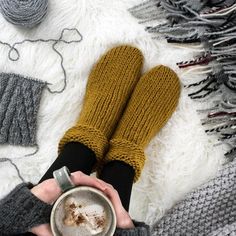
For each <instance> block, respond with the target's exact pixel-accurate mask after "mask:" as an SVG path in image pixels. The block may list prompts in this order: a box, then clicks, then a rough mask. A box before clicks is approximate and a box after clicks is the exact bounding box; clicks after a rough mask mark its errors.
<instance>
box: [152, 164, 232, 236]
mask: <svg viewBox="0 0 236 236" xmlns="http://www.w3.org/2000/svg"><path fill="white" fill-rule="evenodd" d="M151 235H153V236H157V235H161V236H167V235H168V236H172V235H173V236H209V235H210V236H213V235H214V236H216V235H217V236H220V235H222V236H223V235H224V236H226V235H231V236H232V235H236V160H234V161H233V162H230V163H228V164H227V165H225V166H224V168H223V169H222V170H220V171H219V173H218V175H217V176H216V177H215V178H214V179H213V180H211V181H209V182H208V183H206V184H204V185H203V186H201V187H199V188H197V189H196V190H195V191H193V192H192V193H190V194H188V195H187V197H186V198H185V200H183V201H180V202H179V203H177V205H176V206H175V207H173V208H172V209H171V210H170V211H169V212H167V214H166V215H165V216H164V217H163V218H162V219H161V220H159V221H158V222H157V223H155V224H154V225H153V226H152V234H151Z"/></svg>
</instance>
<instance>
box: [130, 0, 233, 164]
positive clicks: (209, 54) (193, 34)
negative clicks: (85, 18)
mask: <svg viewBox="0 0 236 236" xmlns="http://www.w3.org/2000/svg"><path fill="white" fill-rule="evenodd" d="M129 11H130V13H131V14H132V15H133V16H135V17H137V18H138V19H140V20H141V23H145V24H148V26H146V31H148V32H149V33H151V34H153V35H154V37H155V38H159V37H165V38H166V39H167V41H168V42H169V43H178V44H185V45H186V46H187V44H189V43H191V44H197V45H199V44H201V45H203V46H204V49H205V52H204V53H202V54H200V55H198V56H197V57H196V58H194V59H192V60H187V61H182V62H179V63H177V65H178V66H179V68H190V67H193V66H195V67H196V66H207V67H208V68H209V69H210V71H211V72H207V73H206V74H205V78H203V79H202V80H201V81H198V82H196V83H192V84H189V85H186V86H185V87H186V88H192V89H194V88H195V91H194V92H192V93H190V94H189V96H190V97H191V98H192V99H195V100H203V99H206V98H209V99H210V101H212V103H213V106H212V107H209V108H208V109H205V110H201V111H199V112H200V113H202V114H206V115H205V118H203V120H202V124H203V125H206V126H207V128H206V133H207V134H217V135H218V137H219V142H220V143H225V144H227V145H229V151H228V152H227V153H225V156H226V157H227V158H228V159H229V160H232V159H233V158H234V157H235V155H236V98H235V95H236V40H235V36H236V1H235V0H203V1H202V0H149V1H146V2H144V3H142V4H140V5H138V6H135V7H133V8H131V9H129ZM163 18H165V20H166V21H165V22H164V23H163V22H162V23H159V24H157V23H156V21H155V20H157V19H159V20H160V19H162V20H163ZM153 24H154V25H153ZM202 68H203V67H202ZM219 96H220V98H219ZM208 101H209V100H208Z"/></svg>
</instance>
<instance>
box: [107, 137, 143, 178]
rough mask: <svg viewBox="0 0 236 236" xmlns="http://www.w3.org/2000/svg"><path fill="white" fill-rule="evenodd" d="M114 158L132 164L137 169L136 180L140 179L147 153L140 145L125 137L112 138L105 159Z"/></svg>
mask: <svg viewBox="0 0 236 236" xmlns="http://www.w3.org/2000/svg"><path fill="white" fill-rule="evenodd" d="M114 160H118V161H123V162H125V163H126V164H128V165H130V166H132V167H133V169H134V171H135V176H134V182H136V181H137V180H138V179H139V177H140V175H141V171H142V169H143V166H144V163H145V155H144V151H143V149H141V148H140V147H139V146H138V145H136V144H134V143H131V142H129V141H127V140H124V139H112V140H111V141H110V148H109V152H108V153H107V155H106V157H105V160H104V161H105V162H109V161H114Z"/></svg>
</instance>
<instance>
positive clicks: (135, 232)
mask: <svg viewBox="0 0 236 236" xmlns="http://www.w3.org/2000/svg"><path fill="white" fill-rule="evenodd" d="M133 223H134V226H135V228H133V229H120V228H117V229H116V231H115V234H114V236H150V228H149V226H148V225H146V224H145V223H143V222H138V221H133Z"/></svg>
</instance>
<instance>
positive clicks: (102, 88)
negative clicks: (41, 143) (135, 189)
mask: <svg viewBox="0 0 236 236" xmlns="http://www.w3.org/2000/svg"><path fill="white" fill-rule="evenodd" d="M142 64H143V56H142V53H141V52H140V51H139V50H138V49H137V48H134V47H131V46H119V47H115V48H113V49H111V50H110V51H108V52H107V53H106V54H105V55H103V56H102V58H101V59H100V60H99V61H98V63H97V64H96V65H95V66H94V68H93V69H92V71H91V73H90V75H89V78H88V83H87V89H86V94H85V99H84V104H83V108H82V111H81V114H80V116H79V119H78V121H77V123H76V125H75V126H73V127H72V128H70V129H69V130H68V131H67V132H66V133H65V135H64V136H63V138H62V139H61V141H60V143H59V151H60V150H62V148H63V147H64V145H65V144H67V143H69V142H80V143H83V144H84V145H86V146H87V147H89V148H90V149H91V150H93V151H94V153H95V154H96V157H97V161H98V163H106V162H109V161H112V160H119V161H123V162H125V163H127V164H129V165H130V166H132V167H133V169H134V170H135V177H134V180H135V181H136V180H137V179H138V178H139V176H140V174H141V170H142V168H143V166H144V162H145V155H144V148H145V147H146V145H147V144H148V143H149V141H150V140H151V138H152V137H153V136H154V135H155V134H156V133H157V132H158V131H159V130H160V129H161V128H162V127H163V126H164V125H165V123H166V122H167V121H168V119H169V118H170V116H171V115H172V113H173V112H174V110H175V108H176V106H177V104H178V100H179V95H180V82H179V79H178V77H177V75H176V74H175V73H174V72H173V71H172V70H171V69H170V68H167V67H165V66H157V67H154V68H153V69H151V70H150V71H149V72H147V73H145V74H144V75H143V76H141V77H140V73H141V68H142Z"/></svg>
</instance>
